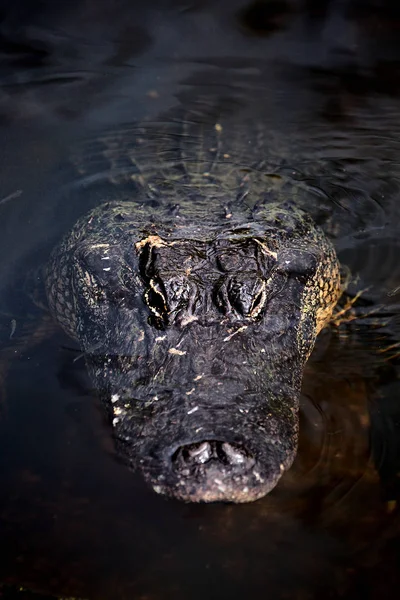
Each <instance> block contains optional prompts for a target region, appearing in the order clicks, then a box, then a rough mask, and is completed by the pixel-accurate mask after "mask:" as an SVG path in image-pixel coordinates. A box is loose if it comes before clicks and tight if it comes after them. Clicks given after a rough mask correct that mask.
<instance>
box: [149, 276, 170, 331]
mask: <svg viewBox="0 0 400 600" xmlns="http://www.w3.org/2000/svg"><path fill="white" fill-rule="evenodd" d="M144 300H145V302H146V304H147V306H148V307H149V309H150V310H151V312H152V315H153V317H155V318H156V322H155V324H156V325H161V324H165V323H166V321H167V315H168V305H167V298H166V294H165V289H164V286H163V285H162V283H160V282H158V281H157V280H156V279H153V278H152V279H150V281H149V288H148V289H147V290H146V291H145V293H144Z"/></svg>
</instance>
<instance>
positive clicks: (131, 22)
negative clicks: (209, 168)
mask: <svg viewBox="0 0 400 600" xmlns="http://www.w3.org/2000/svg"><path fill="white" fill-rule="evenodd" d="M134 4H135V3H133V2H128V1H123V0H119V1H118V2H114V3H113V4H111V3H105V2H103V1H102V2H94V1H92V0H88V1H86V2H81V3H78V2H69V3H64V4H63V6H61V5H56V4H50V3H48V4H47V3H27V2H26V3H25V4H24V3H23V2H15V3H13V4H10V3H9V4H8V5H7V4H6V3H3V5H4V8H2V10H1V11H0V18H1V22H0V52H1V57H2V61H1V66H0V86H1V87H0V130H1V139H2V140H3V143H2V146H1V161H0V169H1V175H2V176H1V178H0V231H1V236H0V281H1V285H0V302H1V307H0V308H1V315H0V317H1V318H0V337H1V358H0V393H1V397H2V402H1V407H0V408H1V420H0V550H1V556H2V560H1V561H0V581H2V582H4V583H5V584H9V585H14V586H17V587H18V586H24V587H26V588H28V589H32V590H35V591H42V592H43V593H46V594H53V595H55V596H62V595H63V596H67V595H68V596H74V597H81V598H94V599H103V598H104V599H107V600H108V599H110V600H111V599H112V600H114V599H117V600H118V599H129V600H130V599H135V600H136V599H141V600H150V599H154V600H156V599H157V600H158V599H160V600H163V599H173V600H175V599H176V600H179V599H181V598H182V599H183V598H185V599H186V598H193V599H194V600H196V599H197V598H203V597H206V598H210V599H212V598H218V599H219V600H222V599H224V598H226V599H231V598H242V597H250V598H266V597H268V598H272V599H275V598H277V599H278V598H279V599H280V598H282V599H283V598H284V599H296V600H297V599H303V598H307V599H314V598H315V599H317V598H321V597H328V598H363V599H367V598H368V599H371V600H372V599H375V598H380V597H389V596H391V595H395V594H396V593H397V589H398V586H399V584H400V580H399V574H398V564H399V560H400V542H399V539H398V536H399V533H400V521H399V515H398V505H397V502H398V499H399V483H398V477H397V472H398V470H399V468H400V405H399V389H400V388H399V382H398V381H397V378H398V369H399V366H398V359H397V354H398V352H399V346H398V345H397V344H398V343H399V342H400V313H399V301H400V268H399V256H400V254H399V229H400V224H399V223H400V221H399V213H400V209H399V206H400V204H399V203H400V159H399V157H400V121H399V116H400V97H399V93H400V88H399V84H398V81H399V77H398V74H399V68H400V43H399V41H398V31H399V26H400V11H399V9H397V7H396V4H395V3H393V4H391V3H390V2H389V1H387V2H383V1H380V2H379V1H376V2H372V1H371V2H365V1H364V2H361V1H359V2H358V1H356V0H353V1H352V2H351V1H347V2H345V1H343V2H335V1H334V0H331V1H329V0H325V1H322V0H321V2H319V3H316V2H300V0H299V1H298V2H294V1H293V2H290V1H288V2H272V0H271V1H265V2H261V1H260V2H254V3H252V4H249V3H246V2H239V1H233V2H223V1H221V2H204V3H201V2H197V1H193V2H190V0H188V1H187V2H183V1H182V2H172V1H171V2H167V1H164V2H163V1H161V0H159V1H158V2H156V1H155V2H149V3H148V5H144V4H143V3H141V5H140V6H139V4H138V5H137V6H135V5H134ZM208 95H212V96H213V97H215V96H218V97H222V98H224V99H225V102H226V105H227V106H229V103H230V102H232V103H234V102H237V101H238V100H240V102H241V103H244V105H247V103H248V105H251V106H252V107H254V119H255V120H257V118H260V115H262V119H263V122H264V124H265V123H266V122H267V123H268V127H270V129H271V132H273V135H272V134H271V143H274V144H275V148H276V151H277V153H278V154H279V156H282V151H281V149H282V147H284V148H285V152H284V156H285V160H284V161H281V162H280V163H279V165H280V166H279V169H280V175H281V176H287V175H288V173H290V178H291V181H292V182H294V183H296V185H300V186H303V187H306V188H307V189H308V190H309V191H310V199H311V198H312V203H313V207H314V208H315V207H317V208H318V210H319V212H320V214H321V215H323V214H324V211H327V210H329V209H331V208H332V206H333V207H334V211H335V215H336V219H337V221H336V226H335V227H334V228H333V230H332V232H331V233H332V235H333V236H334V240H335V244H336V247H337V249H338V253H339V256H340V259H341V260H342V262H343V263H344V264H346V265H348V266H349V267H350V269H351V271H352V273H353V280H352V284H351V286H350V289H349V292H350V293H352V294H353V295H354V294H355V293H357V291H360V290H365V292H364V293H363V295H362V296H361V298H360V301H359V305H358V312H359V314H361V315H368V316H367V317H366V318H363V319H359V320H355V321H352V322H349V323H346V324H343V325H342V326H341V327H340V328H331V329H329V330H327V331H324V332H323V333H322V334H321V336H320V339H319V342H318V344H317V347H316V349H315V352H314V354H313V356H312V358H311V360H310V362H309V365H308V366H307V370H306V374H305V377H304V385H303V395H302V408H301V438H300V448H299V453H298V457H297V459H296V462H295V464H294V466H293V467H292V469H291V470H290V471H289V472H288V473H287V474H286V475H285V476H284V477H283V479H282V481H281V483H280V484H279V485H278V487H277V488H276V489H275V490H274V491H273V492H272V493H271V494H270V495H269V496H267V497H266V498H264V499H262V500H260V501H258V502H256V503H253V504H249V505H241V506H233V505H232V506H231V505H208V506H206V505H185V504H181V503H178V502H174V501H167V500H165V499H163V498H161V497H158V496H156V495H155V494H154V493H152V492H151V490H150V489H148V488H147V487H146V486H145V484H144V482H143V481H142V480H141V478H140V476H136V475H132V474H131V473H130V472H128V471H127V470H126V469H125V468H124V467H123V466H121V465H119V464H118V463H117V461H116V460H115V456H114V454H113V448H112V441H111V436H110V431H109V429H108V427H107V426H106V424H105V423H104V420H103V416H102V413H101V408H100V406H99V404H98V402H97V400H96V397H95V394H94V393H93V391H92V389H91V385H90V382H89V381H88V379H87V376H86V372H85V366H84V363H83V361H82V360H75V358H76V356H77V354H76V348H75V347H74V346H73V344H72V343H71V341H70V340H68V338H66V337H65V336H63V334H62V333H61V332H59V331H57V329H56V328H54V327H53V325H52V324H51V321H50V319H49V318H48V317H46V315H44V314H43V312H42V311H41V310H40V309H39V308H37V307H36V306H35V305H34V304H33V302H32V301H31V298H30V297H29V294H27V291H26V289H24V284H23V282H24V279H25V277H26V274H27V273H32V272H33V271H34V270H35V269H36V268H37V267H38V266H39V265H40V264H41V263H42V262H43V261H45V260H46V257H47V256H48V253H49V251H50V250H51V248H52V246H53V245H54V243H55V242H56V241H57V240H58V239H59V237H60V236H61V235H62V233H63V232H65V231H66V230H67V229H68V228H69V227H70V226H71V225H72V223H73V222H74V221H75V219H76V218H77V217H78V216H80V215H81V214H83V213H84V212H86V211H87V210H89V209H90V208H91V207H93V206H94V205H96V204H98V203H99V202H100V201H102V200H104V199H108V198H113V197H115V194H117V196H118V195H122V196H126V195H127V194H128V195H129V185H128V184H127V183H126V181H124V180H122V181H121V180H119V181H117V182H116V183H115V184H111V183H110V182H109V181H108V177H107V165H106V164H105V163H104V164H103V162H101V161H100V162H98V161H97V159H96V156H97V154H96V152H97V149H98V147H97V146H90V144H89V150H87V148H88V146H87V145H85V144H84V145H82V141H83V140H85V139H90V140H93V139H96V138H97V137H98V135H99V133H100V132H102V131H104V130H106V129H115V128H119V127H125V124H126V123H128V122H136V121H137V120H141V119H149V120H157V119H160V118H164V115H165V114H167V113H168V111H170V110H171V109H173V108H174V107H179V106H182V105H184V104H185V103H187V102H189V101H191V100H192V99H193V98H196V97H202V98H204V97H207V96H208ZM288 140H289V141H290V143H288ZM291 144H293V145H292V146H291ZM291 147H292V148H293V152H292V153H291V152H288V148H289V149H290V148H291ZM82 148H86V150H85V151H84V153H83V155H82ZM90 148H93V150H90ZM95 159H96V160H95ZM82 165H84V167H82ZM122 179H123V178H122ZM118 197H119V196H118ZM370 313H371V314H370ZM7 593H8V594H9V593H11V592H7ZM0 595H1V588H0ZM4 597H8V596H6V593H5V592H4ZM20 597H23V596H22V595H20Z"/></svg>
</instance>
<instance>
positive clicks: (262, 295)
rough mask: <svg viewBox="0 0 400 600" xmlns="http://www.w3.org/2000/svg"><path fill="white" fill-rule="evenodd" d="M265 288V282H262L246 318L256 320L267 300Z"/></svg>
mask: <svg viewBox="0 0 400 600" xmlns="http://www.w3.org/2000/svg"><path fill="white" fill-rule="evenodd" d="M266 287H267V285H266V283H265V281H263V282H262V284H261V288H260V289H259V291H258V294H257V295H256V297H255V298H254V300H253V302H252V305H251V307H250V311H249V314H248V316H249V317H250V318H251V319H256V318H257V317H258V316H259V314H260V313H261V311H262V309H263V308H264V306H265V302H266V300H267V290H266Z"/></svg>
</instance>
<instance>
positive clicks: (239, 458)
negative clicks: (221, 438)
mask: <svg viewBox="0 0 400 600" xmlns="http://www.w3.org/2000/svg"><path fill="white" fill-rule="evenodd" d="M220 453H221V454H222V453H223V455H224V457H226V460H227V462H228V463H230V464H231V465H242V464H244V463H245V462H247V455H246V454H245V453H244V452H243V451H242V450H240V449H239V448H238V447H235V446H232V445H231V444H228V442H224V443H223V444H222V446H221V449H220Z"/></svg>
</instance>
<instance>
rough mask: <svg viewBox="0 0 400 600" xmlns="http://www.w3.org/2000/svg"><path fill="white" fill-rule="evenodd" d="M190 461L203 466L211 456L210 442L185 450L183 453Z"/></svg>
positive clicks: (194, 445)
mask: <svg viewBox="0 0 400 600" xmlns="http://www.w3.org/2000/svg"><path fill="white" fill-rule="evenodd" d="M184 454H185V455H186V456H185V458H188V459H189V460H190V461H192V462H194V463H199V464H204V463H206V462H207V461H208V460H210V458H211V456H212V449H211V444H210V442H202V443H201V444H193V445H192V446H188V447H187V448H186V452H185V453H184Z"/></svg>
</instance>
